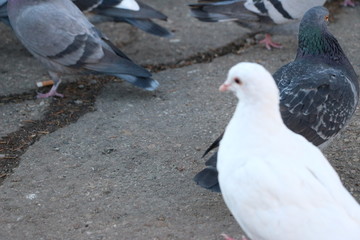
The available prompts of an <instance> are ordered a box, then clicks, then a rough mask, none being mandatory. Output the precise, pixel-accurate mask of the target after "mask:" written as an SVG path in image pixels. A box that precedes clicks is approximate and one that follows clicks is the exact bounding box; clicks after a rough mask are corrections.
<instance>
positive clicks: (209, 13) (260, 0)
mask: <svg viewBox="0 0 360 240" xmlns="http://www.w3.org/2000/svg"><path fill="white" fill-rule="evenodd" d="M325 1H326V0H302V1H299V0H210V1H209V0H199V1H198V3H197V4H190V5H189V6H190V9H191V13H192V15H193V17H195V18H197V19H199V20H200V21H204V22H223V21H236V22H237V23H238V24H239V25H241V26H243V27H246V28H249V29H251V30H253V31H254V32H266V33H272V34H295V33H297V31H298V25H299V20H300V19H301V18H302V16H303V15H304V13H305V12H306V11H307V10H308V9H310V8H311V7H314V6H319V5H323V4H324V3H325ZM260 43H264V44H265V46H266V48H267V49H271V47H275V48H279V47H281V45H280V44H278V43H274V42H272V40H271V36H270V35H269V34H266V35H265V39H264V40H262V41H260Z"/></svg>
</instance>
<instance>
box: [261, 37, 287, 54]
mask: <svg viewBox="0 0 360 240" xmlns="http://www.w3.org/2000/svg"><path fill="white" fill-rule="evenodd" d="M259 43H260V44H265V47H266V49H268V50H271V48H272V47H273V48H282V45H281V44H280V43H276V42H273V41H272V39H271V36H270V35H269V34H265V38H264V39H263V40H261V41H259Z"/></svg>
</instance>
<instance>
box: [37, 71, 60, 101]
mask: <svg viewBox="0 0 360 240" xmlns="http://www.w3.org/2000/svg"><path fill="white" fill-rule="evenodd" d="M49 75H50V77H51V78H52V79H53V80H54V85H53V86H52V87H51V89H50V91H49V92H48V93H38V95H37V98H48V97H54V96H57V97H61V98H62V97H64V95H62V94H60V93H58V92H57V91H56V90H57V88H58V87H59V85H60V83H61V79H60V77H59V75H58V74H57V73H55V72H52V71H49Z"/></svg>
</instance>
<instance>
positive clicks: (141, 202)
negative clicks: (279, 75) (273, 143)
mask: <svg viewBox="0 0 360 240" xmlns="http://www.w3.org/2000/svg"><path fill="white" fill-rule="evenodd" d="M190 2H194V1H188V0H187V1H175V0H171V1H170V0H169V1H161V0H149V1H147V3H148V4H149V5H151V6H154V7H155V8H157V9H159V10H161V11H163V12H164V13H165V14H166V15H168V16H169V21H168V22H167V23H161V24H162V25H164V26H166V27H168V28H169V29H171V30H172V31H173V32H174V34H175V36H174V37H173V38H170V39H161V38H158V37H154V36H150V35H147V34H145V33H142V32H140V31H138V30H136V29H133V28H132V27H131V26H128V25H126V24H121V23H118V24H101V25H100V26H99V27H100V28H101V30H102V31H103V32H104V33H105V34H107V35H108V36H109V37H110V38H111V39H113V41H114V43H116V45H118V46H120V47H121V49H122V50H123V51H124V52H125V53H126V54H127V55H128V56H129V57H131V58H132V59H133V60H134V61H135V62H137V63H139V64H143V65H147V66H150V67H153V68H154V69H156V68H157V67H158V66H160V65H161V66H163V69H165V70H163V71H158V72H156V73H154V78H155V79H157V80H158V81H159V82H160V84H161V86H160V87H159V89H158V90H156V91H155V92H145V91H142V90H141V89H138V88H135V87H133V86H130V85H129V84H127V83H125V82H122V81H118V80H114V79H113V78H106V77H94V76H89V77H87V76H71V77H67V78H66V79H67V80H68V81H67V83H64V84H63V86H62V87H63V88H62V89H63V92H64V93H65V94H66V97H65V98H64V99H45V100H37V99H34V95H35V92H36V91H37V89H36V88H35V82H36V81H39V80H46V79H47V78H48V75H47V73H46V71H45V70H44V69H43V67H42V66H41V65H40V64H39V63H38V62H37V61H36V60H35V59H34V58H33V57H31V56H30V54H28V53H27V51H26V50H24V49H23V48H22V46H21V45H20V44H19V42H17V40H16V39H15V37H14V36H13V35H12V32H11V30H10V29H9V28H7V27H5V26H4V25H1V26H0V36H1V40H0V52H1V55H0V61H1V62H2V64H1V66H0V73H1V81H0V119H1V120H0V122H1V129H0V137H2V139H0V163H1V162H2V161H3V162H4V161H7V163H9V166H10V165H11V161H12V158H13V159H14V162H15V161H16V164H15V163H14V166H16V165H17V163H19V165H18V167H16V168H14V169H12V168H11V167H9V168H7V169H5V168H6V166H8V165H5V164H3V168H4V169H5V170H4V169H0V178H1V179H3V182H2V184H1V186H0V239H144V240H145V239H159V240H162V239H222V237H221V236H220V234H221V233H227V234H228V235H231V236H233V237H236V238H240V236H241V234H242V232H241V229H240V227H239V226H238V225H237V223H236V222H235V220H234V219H233V217H232V216H231V214H230V213H229V211H228V209H227V208H226V206H225V205H224V203H223V200H222V197H221V195H220V194H216V193H211V192H209V191H206V190H204V189H202V188H200V187H199V186H196V184H195V183H194V182H193V181H192V178H193V176H194V175H195V174H196V173H197V172H198V171H199V170H201V169H202V168H203V166H204V161H205V160H204V159H202V158H201V156H202V154H203V152H204V150H205V149H206V148H207V147H208V146H209V144H210V143H212V141H213V140H215V139H216V137H217V136H218V135H219V134H220V133H221V132H222V130H223V128H224V127H225V126H226V124H227V122H228V121H229V118H230V117H231V115H232V112H233V109H234V106H235V104H236V99H235V97H234V96H232V95H231V94H222V93H219V92H218V86H219V85H220V84H221V83H222V82H223V81H224V79H225V77H226V73H227V71H228V69H229V68H230V67H231V66H232V65H234V64H235V63H237V62H240V61H254V62H258V63H261V64H263V65H264V66H265V67H266V68H268V69H269V70H270V71H271V72H274V71H276V70H277V69H278V68H279V67H281V66H282V65H284V64H285V63H287V62H289V61H291V60H292V59H293V58H294V56H295V52H296V46H297V41H296V38H295V37H294V36H275V40H276V41H280V42H282V44H283V46H284V47H283V48H282V49H278V50H273V51H268V50H266V49H264V48H263V47H262V46H258V45H254V44H252V43H253V41H254V40H253V38H252V37H251V36H250V35H248V34H249V32H248V31H247V30H245V29H243V28H240V27H239V26H237V25H236V24H234V23H214V24H211V23H202V22H199V21H197V20H195V19H192V18H191V17H190V14H189V11H188V8H187V7H186V6H185V4H187V3H190ZM330 30H331V32H332V33H333V34H334V35H335V36H336V37H337V39H338V40H339V42H340V44H341V45H342V46H343V48H344V51H345V52H346V53H347V56H348V58H349V59H350V61H351V62H352V63H353V66H354V67H355V70H356V72H357V73H360V54H359V52H360V42H359V38H360V8H359V7H357V8H341V9H340V10H339V11H338V12H337V14H336V15H335V18H334V20H333V22H332V23H331V25H330ZM243 42H245V44H242V43H243ZM230 43H235V45H236V44H239V45H241V46H242V47H241V48H240V49H239V50H236V49H235V50H229V51H228V50H224V49H227V48H226V47H225V46H227V45H228V44H230ZM219 50H221V51H222V50H224V51H223V52H225V54H222V55H223V56H219V55H217V54H216V52H217V51H219ZM214 52H215V54H214ZM199 54H200V55H199ZM195 55H196V56H201V55H203V56H209V55H210V56H212V57H211V58H210V60H212V61H209V59H207V58H204V59H203V60H202V59H200V60H197V61H191V59H192V58H191V57H192V56H195ZM89 79H90V80H89ZM87 84H89V85H87ZM92 86H93V87H92ZM88 88H89V89H90V90H88V91H89V92H90V93H91V94H88V95H89V96H88V95H86V98H85V97H82V96H83V95H82V94H85V93H84V92H85V90H87V89H88ZM95 88H96V89H98V90H97V91H94V92H91V89H95ZM90 95H91V96H90ZM84 96H85V95H84ZM89 99H90V100H89ZM85 107H86V109H85ZM69 109H70V110H71V111H69ZM84 109H85V110H84ZM81 111H82V112H81ZM78 112H81V114H78ZM76 114H78V115H76ZM60 115H61V116H62V117H60V118H56V119H57V120H54V119H55V117H54V116H60ZM75 115H76V116H78V117H77V118H75V117H74V116H75ZM74 119H75V120H74ZM31 124H32V125H31ZM39 129H41V130H39ZM19 136H20V137H19ZM14 139H15V140H14ZM16 139H20V140H16ZM11 144H13V146H14V147H12V145H11ZM10 145H11V146H10ZM15 146H18V147H15ZM19 146H20V147H19ZM24 146H26V147H24ZM10 150H11V151H10ZM325 153H326V155H327V157H328V159H329V160H330V162H331V163H332V165H333V166H334V168H335V169H336V170H337V171H338V173H339V174H340V176H341V178H342V180H343V182H344V184H345V186H346V187H347V189H349V190H350V191H351V193H352V194H353V195H354V196H355V197H356V198H357V200H360V185H359V182H360V162H359V161H360V111H359V110H358V111H357V112H356V114H355V116H354V117H353V120H352V122H351V124H350V125H349V126H348V127H347V128H346V130H345V131H343V132H342V133H341V134H340V135H339V137H338V138H337V139H336V140H334V141H333V142H332V144H331V146H330V147H329V148H328V149H327V150H326V151H325ZM13 154H15V155H13ZM0 166H2V165H1V164H0ZM11 166H12V165H11ZM240 190H241V189H240Z"/></svg>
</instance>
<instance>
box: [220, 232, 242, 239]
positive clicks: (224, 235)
mask: <svg viewBox="0 0 360 240" xmlns="http://www.w3.org/2000/svg"><path fill="white" fill-rule="evenodd" d="M221 236H222V237H223V238H224V239H225V240H236V239H234V238H232V237H229V236H228V235H226V234H225V233H223V234H221ZM241 240H248V239H247V238H246V237H245V236H242V237H241Z"/></svg>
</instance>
